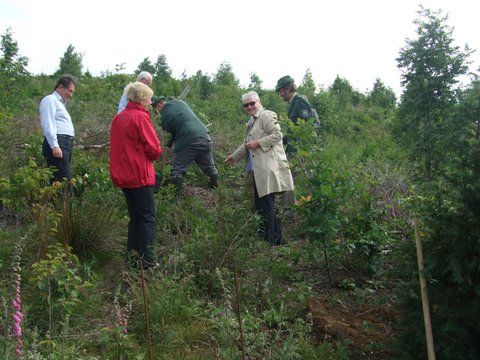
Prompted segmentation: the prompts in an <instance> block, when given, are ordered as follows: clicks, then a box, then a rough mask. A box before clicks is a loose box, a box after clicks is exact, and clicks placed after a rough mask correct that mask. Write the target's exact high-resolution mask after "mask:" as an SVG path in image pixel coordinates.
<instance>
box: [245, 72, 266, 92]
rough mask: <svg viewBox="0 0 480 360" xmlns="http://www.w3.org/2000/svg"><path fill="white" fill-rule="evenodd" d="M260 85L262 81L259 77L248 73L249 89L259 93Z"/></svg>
mask: <svg viewBox="0 0 480 360" xmlns="http://www.w3.org/2000/svg"><path fill="white" fill-rule="evenodd" d="M262 83H263V81H262V80H260V76H258V75H257V73H254V72H253V73H250V84H249V85H248V88H249V89H252V90H255V91H256V92H259V91H261V90H262Z"/></svg>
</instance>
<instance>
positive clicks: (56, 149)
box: [52, 146, 63, 159]
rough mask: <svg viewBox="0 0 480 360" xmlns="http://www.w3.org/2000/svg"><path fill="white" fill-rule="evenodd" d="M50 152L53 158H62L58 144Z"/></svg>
mask: <svg viewBox="0 0 480 360" xmlns="http://www.w3.org/2000/svg"><path fill="white" fill-rule="evenodd" d="M52 154H53V157H54V158H57V159H63V153H62V149H60V148H59V147H58V146H57V147H54V148H53V149H52Z"/></svg>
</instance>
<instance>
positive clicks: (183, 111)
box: [160, 100, 208, 152]
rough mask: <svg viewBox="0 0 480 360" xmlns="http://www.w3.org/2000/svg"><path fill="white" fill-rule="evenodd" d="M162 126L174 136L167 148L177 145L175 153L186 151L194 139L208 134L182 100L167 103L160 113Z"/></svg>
mask: <svg viewBox="0 0 480 360" xmlns="http://www.w3.org/2000/svg"><path fill="white" fill-rule="evenodd" d="M160 126H161V127H162V129H163V130H165V131H167V132H169V133H170V134H171V135H172V138H171V139H170V141H169V142H168V144H167V146H168V147H171V146H172V144H173V143H175V147H174V151H175V152H178V151H181V150H183V149H185V148H186V147H187V146H188V145H190V143H191V142H192V140H193V139H196V138H198V137H200V136H203V135H205V134H208V129H207V127H206V126H205V125H204V124H203V122H202V121H201V120H200V119H199V118H198V117H197V115H195V113H194V112H193V111H192V109H190V107H189V106H188V105H187V103H185V102H184V101H181V100H172V101H167V103H166V104H165V106H164V107H163V109H162V110H161V111H160Z"/></svg>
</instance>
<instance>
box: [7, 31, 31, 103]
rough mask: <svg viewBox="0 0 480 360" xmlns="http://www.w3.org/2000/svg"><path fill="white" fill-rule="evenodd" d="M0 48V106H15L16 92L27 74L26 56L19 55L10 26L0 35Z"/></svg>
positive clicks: (17, 98) (17, 100) (17, 101)
mask: <svg viewBox="0 0 480 360" xmlns="http://www.w3.org/2000/svg"><path fill="white" fill-rule="evenodd" d="M0 50H1V53H2V55H1V56H0V108H3V109H8V108H15V107H16V104H18V103H19V102H20V100H21V99H20V97H19V96H18V94H19V92H20V91H21V89H22V84H23V83H24V82H25V81H26V79H27V77H28V76H29V73H28V71H27V69H26V67H27V65H28V58H27V57H25V56H21V55H19V49H18V44H17V42H16V41H15V40H14V39H13V34H12V29H10V28H8V29H7V30H6V31H5V34H3V35H2V36H1V41H0Z"/></svg>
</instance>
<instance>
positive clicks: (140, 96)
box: [125, 81, 153, 104]
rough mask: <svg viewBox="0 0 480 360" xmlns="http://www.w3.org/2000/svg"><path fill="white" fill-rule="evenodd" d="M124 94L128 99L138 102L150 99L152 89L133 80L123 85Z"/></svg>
mask: <svg viewBox="0 0 480 360" xmlns="http://www.w3.org/2000/svg"><path fill="white" fill-rule="evenodd" d="M125 96H126V97H127V100H128V101H133V102H136V103H138V104H140V103H142V101H144V100H147V99H148V100H150V99H151V98H152V96H153V90H152V89H150V87H148V86H147V85H145V84H144V83H141V82H139V81H135V82H133V83H130V84H128V85H127V86H126V87H125Z"/></svg>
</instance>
